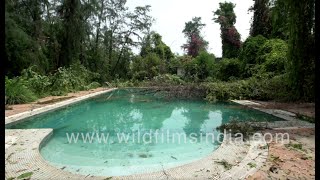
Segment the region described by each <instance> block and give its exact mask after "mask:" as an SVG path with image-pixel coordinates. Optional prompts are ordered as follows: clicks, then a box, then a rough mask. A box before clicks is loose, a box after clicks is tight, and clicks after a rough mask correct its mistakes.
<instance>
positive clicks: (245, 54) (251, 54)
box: [239, 35, 267, 64]
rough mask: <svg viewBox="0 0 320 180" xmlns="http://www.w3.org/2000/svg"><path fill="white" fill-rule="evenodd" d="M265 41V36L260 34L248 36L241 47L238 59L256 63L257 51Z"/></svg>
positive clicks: (246, 62)
mask: <svg viewBox="0 0 320 180" xmlns="http://www.w3.org/2000/svg"><path fill="white" fill-rule="evenodd" d="M266 41H267V38H265V37H263V36H262V35H258V36H255V37H248V38H247V39H246V41H245V42H244V43H243V45H242V47H241V50H240V54H239V59H240V60H241V61H242V62H243V63H244V64H256V63H257V61H256V58H257V54H258V51H259V49H260V48H261V46H262V45H263V44H264V43H265V42H266Z"/></svg>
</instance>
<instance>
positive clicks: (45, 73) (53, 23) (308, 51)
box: [5, 0, 315, 104]
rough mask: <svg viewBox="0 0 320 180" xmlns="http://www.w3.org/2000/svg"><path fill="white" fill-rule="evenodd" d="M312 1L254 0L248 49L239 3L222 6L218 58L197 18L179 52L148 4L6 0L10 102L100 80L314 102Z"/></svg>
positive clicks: (119, 0) (86, 86)
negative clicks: (160, 28)
mask: <svg viewBox="0 0 320 180" xmlns="http://www.w3.org/2000/svg"><path fill="white" fill-rule="evenodd" d="M314 4H315V0H300V1H298V0H255V2H254V6H253V7H252V8H251V9H250V11H253V21H252V24H251V28H250V36H249V37H248V38H247V39H246V40H245V41H244V43H242V42H241V41H240V34H239V33H238V31H237V29H236V28H235V23H236V17H237V16H236V14H235V12H234V8H235V4H233V3H231V2H224V3H219V8H218V9H216V10H215V11H214V12H213V13H214V18H213V20H214V23H218V24H219V25H220V30H221V34H220V37H221V40H222V57H221V58H216V57H215V55H214V54H212V53H210V52H208V50H207V47H208V42H207V40H208V39H205V37H204V36H203V35H202V34H201V32H202V30H203V28H204V27H205V26H206V25H205V24H204V23H202V22H201V21H202V19H201V17H193V18H192V19H191V20H190V21H188V22H185V26H184V28H183V29H181V31H182V32H181V33H183V34H184V36H185V38H186V43H185V44H183V45H182V48H183V49H184V50H185V52H184V54H182V55H179V54H174V53H173V52H172V51H171V49H170V47H169V46H168V45H167V44H166V43H165V42H164V40H165V38H163V37H162V35H161V34H159V33H158V32H155V31H152V30H151V26H152V23H153V22H154V18H153V17H151V16H150V11H151V6H149V5H146V6H138V7H136V8H134V9H133V10H132V11H130V10H129V9H128V7H127V6H126V0H92V1H84V0H52V1H40V0H29V1H25V0H16V1H9V0H6V3H5V23H6V25H5V70H6V71H5V75H6V96H7V100H6V103H8V104H13V103H24V102H29V101H34V100H35V99H37V98H41V97H45V96H48V95H63V94H65V93H67V92H72V91H78V90H88V89H91V88H96V87H99V86H101V84H108V85H110V86H119V87H123V86H124V87H127V86H144V87H145V86H156V87H159V86H165V87H168V88H170V87H171V86H176V85H179V86H184V87H186V88H187V89H189V90H188V91H186V92H187V93H189V92H190V91H192V90H190V89H194V90H195V89H196V91H197V92H199V93H200V92H202V93H203V92H206V95H205V97H206V99H207V100H209V101H211V100H213V101H215V100H216V99H217V98H218V99H223V100H224V99H228V98H233V99H236V98H251V99H261V100H270V99H273V100H305V101H313V100H314V71H315V65H314V64H315V56H314V51H315V48H314V44H315V40H314V37H315V33H314V28H315V26H314V24H315V22H314ZM190 13H191V12H190ZM170 28H175V27H170ZM135 52H138V53H137V54H136V53H135ZM106 81H107V82H108V83H105V82H106ZM163 83H165V84H163ZM190 84H192V85H190ZM191 87H192V88H191ZM195 87H196V88H195ZM198 90H199V91H198ZM190 94H192V93H190ZM202 97H204V96H202Z"/></svg>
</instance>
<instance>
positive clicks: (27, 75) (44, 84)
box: [21, 67, 51, 97]
mask: <svg viewBox="0 0 320 180" xmlns="http://www.w3.org/2000/svg"><path fill="white" fill-rule="evenodd" d="M21 74H22V76H21V78H23V79H25V80H26V81H27V82H28V83H27V87H28V88H29V89H30V90H32V91H33V92H34V93H35V94H37V96H38V97H43V96H45V95H48V94H49V87H50V85H51V82H50V79H49V77H48V76H45V75H40V74H38V73H37V72H35V71H33V67H29V68H28V69H24V70H23V71H22V73H21Z"/></svg>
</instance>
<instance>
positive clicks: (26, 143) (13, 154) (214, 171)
mask: <svg viewBox="0 0 320 180" xmlns="http://www.w3.org/2000/svg"><path fill="white" fill-rule="evenodd" d="M112 90H114V89H108V90H105V91H101V92H97V93H92V94H89V95H85V96H81V97H77V98H74V99H70V100H66V101H62V102H59V103H55V104H52V105H48V106H45V107H42V108H38V109H35V110H33V111H27V112H23V113H20V114H16V115H12V116H9V117H6V119H5V123H6V125H10V124H14V123H17V122H21V121H22V120H23V119H24V118H26V117H30V116H34V115H37V114H41V113H43V112H47V111H52V110H55V109H57V108H61V107H65V106H68V105H70V104H74V103H76V102H80V101H82V100H84V99H88V98H90V97H93V96H96V95H99V94H102V93H105V92H109V91H112ZM234 102H236V103H239V104H242V105H245V106H249V107H250V101H234ZM255 106H257V104H255ZM254 108H255V109H257V110H260V111H263V112H266V113H269V114H273V115H275V116H278V117H281V118H283V119H285V120H286V121H278V122H275V123H271V124H270V126H272V127H273V128H283V127H314V124H311V123H308V122H304V121H300V120H298V119H296V118H295V115H294V114H290V113H288V112H284V111H282V110H270V109H263V108H258V107H254ZM52 132H53V131H52V129H6V130H5V142H6V144H5V177H6V179H11V178H16V177H18V176H20V175H22V174H24V173H29V172H32V173H33V174H32V175H31V179H110V178H111V177H108V176H105V177H101V176H93V175H90V174H88V175H80V174H74V173H71V172H68V171H65V170H63V169H59V168H57V167H54V166H52V165H50V164H49V163H48V162H46V161H45V160H44V159H43V158H42V156H41V154H40V149H41V147H42V146H44V145H45V143H46V142H47V140H48V139H49V138H50V136H51V135H52ZM227 137H228V136H226V138H225V139H224V141H223V143H222V144H221V145H220V146H219V147H218V149H216V150H215V151H213V152H212V153H211V154H210V155H208V156H207V157H205V158H202V159H199V160H197V161H195V162H192V163H189V164H185V165H182V166H178V167H174V168H170V169H164V170H162V171H158V172H152V173H144V174H134V175H129V176H113V177H112V179H155V178H157V179H244V178H246V177H248V176H250V175H252V174H254V173H255V172H256V171H257V170H258V169H259V168H260V167H261V166H262V165H263V164H264V162H265V161H266V158H267V157H268V148H267V146H266V145H267V144H266V142H264V141H262V140H256V141H253V140H252V141H247V142H246V143H244V144H235V143H230V140H229V138H227ZM222 160H225V161H226V162H228V163H229V164H230V165H231V166H232V167H231V169H229V170H228V169H225V167H224V166H223V165H221V164H220V163H218V162H219V161H222ZM249 163H254V164H255V167H249V165H248V164H249Z"/></svg>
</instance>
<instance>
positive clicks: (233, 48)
mask: <svg viewBox="0 0 320 180" xmlns="http://www.w3.org/2000/svg"><path fill="white" fill-rule="evenodd" d="M234 7H235V4H233V3H232V2H224V3H219V9H217V10H216V11H214V12H213V13H214V18H213V20H214V22H215V23H219V24H220V30H221V39H222V57H223V58H237V57H238V54H239V49H240V47H241V41H240V34H239V33H238V31H237V29H236V28H235V26H234V24H235V23H236V15H235V13H234V11H233V9H234Z"/></svg>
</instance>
